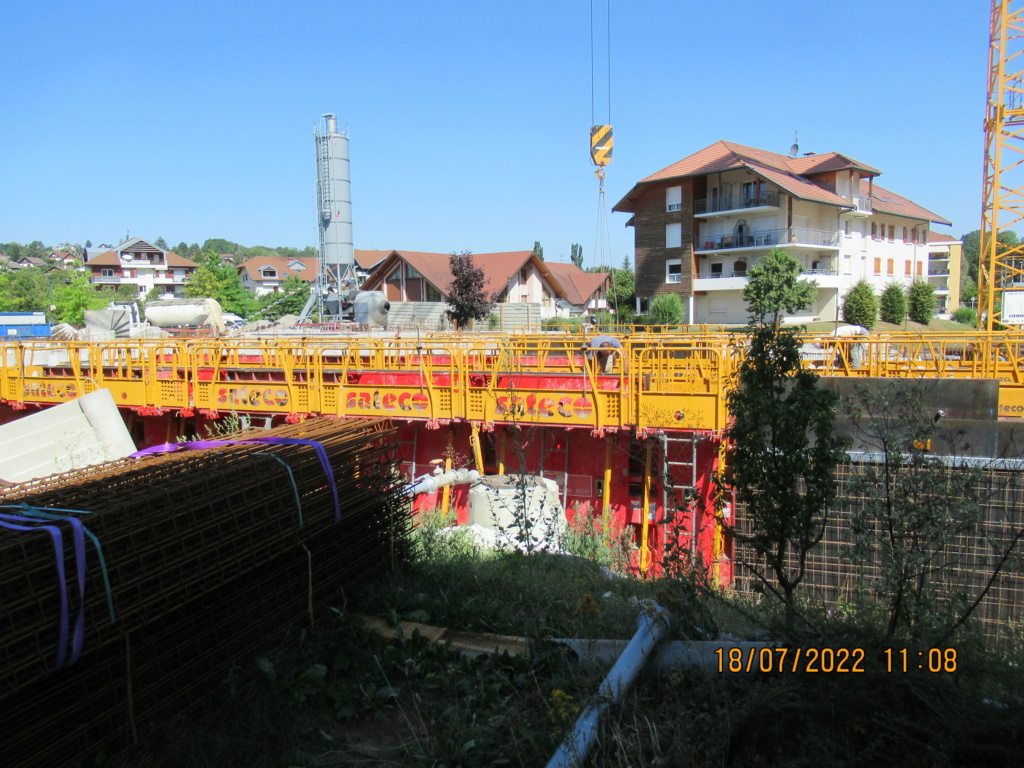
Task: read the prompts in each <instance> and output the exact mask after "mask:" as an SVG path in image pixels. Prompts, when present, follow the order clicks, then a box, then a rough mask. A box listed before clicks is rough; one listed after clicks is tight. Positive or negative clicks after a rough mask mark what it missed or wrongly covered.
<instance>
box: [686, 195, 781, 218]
mask: <svg viewBox="0 0 1024 768" xmlns="http://www.w3.org/2000/svg"><path fill="white" fill-rule="evenodd" d="M778 205H779V193H778V192H768V191H765V192H762V193H761V194H760V195H742V194H741V195H728V196H726V197H712V198H707V199H705V200H695V201H694V203H693V212H694V214H701V213H721V212H722V211H739V210H743V209H744V208H760V207H762V206H771V207H775V208H777V207H778Z"/></svg>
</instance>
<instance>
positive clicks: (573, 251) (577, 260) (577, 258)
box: [569, 243, 583, 269]
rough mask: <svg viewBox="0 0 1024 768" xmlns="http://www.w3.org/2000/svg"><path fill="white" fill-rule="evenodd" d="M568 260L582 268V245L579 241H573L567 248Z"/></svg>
mask: <svg viewBox="0 0 1024 768" xmlns="http://www.w3.org/2000/svg"><path fill="white" fill-rule="evenodd" d="M569 260H570V261H572V263H573V264H575V265H576V266H577V267H579V268H580V269H583V246H582V245H580V244H579V243H573V244H572V248H570V249H569Z"/></svg>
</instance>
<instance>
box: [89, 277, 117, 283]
mask: <svg viewBox="0 0 1024 768" xmlns="http://www.w3.org/2000/svg"><path fill="white" fill-rule="evenodd" d="M92 282H94V283H106V284H112V283H120V282H121V278H120V277H118V276H117V275H93V276H92Z"/></svg>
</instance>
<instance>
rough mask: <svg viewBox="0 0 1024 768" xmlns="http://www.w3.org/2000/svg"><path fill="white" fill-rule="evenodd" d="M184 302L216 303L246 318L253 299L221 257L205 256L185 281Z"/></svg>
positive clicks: (253, 304) (212, 254)
mask: <svg viewBox="0 0 1024 768" xmlns="http://www.w3.org/2000/svg"><path fill="white" fill-rule="evenodd" d="M182 293H183V295H184V296H185V298H188V299H197V298H206V299H216V300H217V302H218V303H219V304H220V305H221V307H222V308H223V309H224V311H225V312H234V313H235V314H237V315H240V316H242V317H248V316H249V313H250V312H251V311H252V309H253V307H254V306H255V303H256V302H255V299H254V297H253V296H252V294H251V293H249V291H247V290H246V289H245V288H244V287H243V286H242V279H241V277H240V276H239V274H238V270H237V269H235V267H234V266H232V265H230V264H225V263H224V262H222V261H221V258H220V254H216V253H207V254H204V255H202V256H201V257H200V260H199V266H198V267H197V268H196V271H195V272H194V273H193V274H192V276H191V277H189V279H188V280H187V281H186V283H185V288H184V291H183V292H182Z"/></svg>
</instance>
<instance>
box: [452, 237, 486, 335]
mask: <svg viewBox="0 0 1024 768" xmlns="http://www.w3.org/2000/svg"><path fill="white" fill-rule="evenodd" d="M448 268H449V269H450V270H451V273H452V281H451V284H450V285H449V287H448V310H447V314H448V317H449V318H451V321H452V322H453V323H455V325H456V327H457V328H465V327H466V326H467V325H468V324H469V323H470V321H472V320H483V319H484V318H486V317H488V316H489V315H490V314H491V309H492V308H493V307H494V301H495V299H494V296H493V294H488V293H487V291H486V290H484V271H483V269H481V268H480V267H478V266H476V264H474V263H473V254H472V252H471V251H463V252H462V253H452V255H451V257H450V258H449V259H448Z"/></svg>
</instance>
